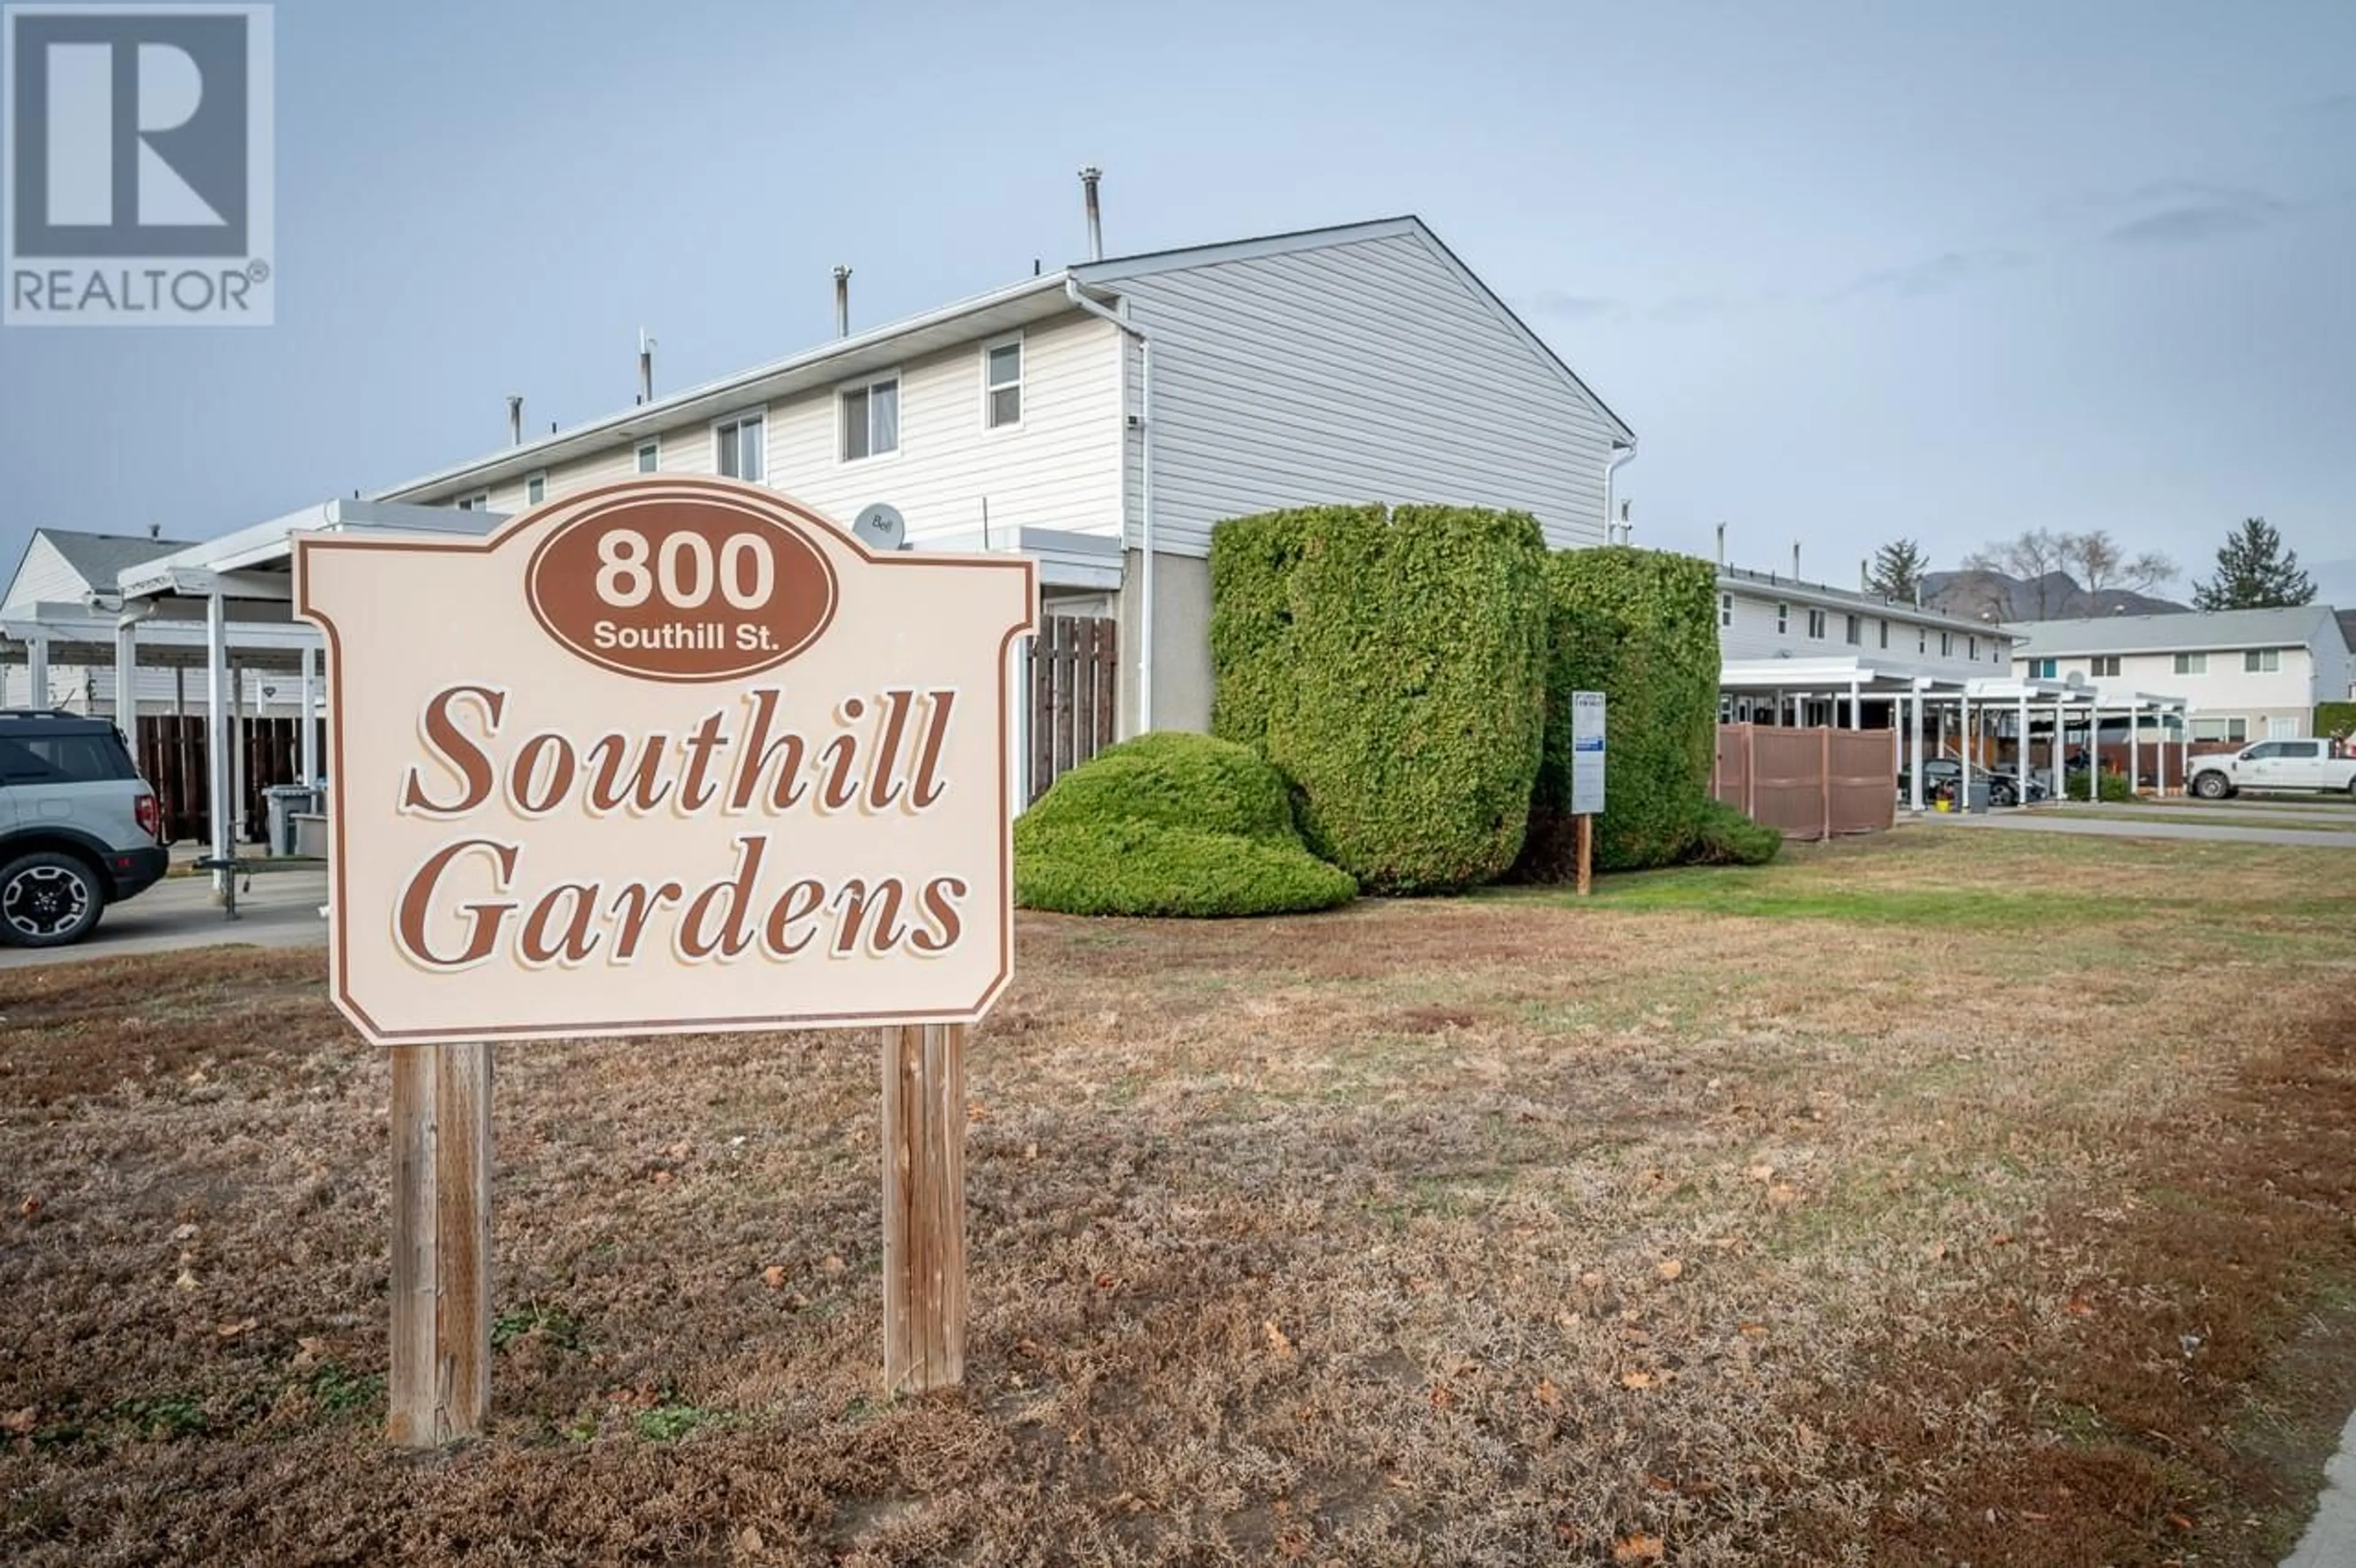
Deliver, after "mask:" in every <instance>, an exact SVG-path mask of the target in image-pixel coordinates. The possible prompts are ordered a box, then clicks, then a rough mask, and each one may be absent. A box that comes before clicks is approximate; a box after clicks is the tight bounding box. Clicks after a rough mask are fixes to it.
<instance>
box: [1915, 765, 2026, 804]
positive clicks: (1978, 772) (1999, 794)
mask: <svg viewBox="0 0 2356 1568" xmlns="http://www.w3.org/2000/svg"><path fill="white" fill-rule="evenodd" d="M1972 779H1973V782H1975V783H1979V782H1983V781H1984V782H1986V784H1987V792H1988V804H1989V805H2019V804H2020V781H2019V779H2017V778H2015V777H2014V776H2013V775H2012V774H2010V773H2006V772H2004V771H2002V770H2001V769H1993V768H1974V769H1973V770H1972ZM1963 782H1964V764H1963V763H1960V762H1958V761H1956V760H1955V759H1954V758H1953V757H1925V758H1923V759H1922V798H1923V799H1925V800H1936V799H1939V798H1941V797H1943V796H1944V797H1945V798H1948V799H1953V798H1954V794H1955V791H1956V790H1957V789H1958V788H1960V787H1962V784H1963ZM1913 787H1914V781H1913V775H1912V774H1911V773H1905V772H1903V771H1901V773H1899V775H1898V793H1899V794H1900V795H1906V794H1907V793H1908V792H1909V791H1911V790H1912V788H1913ZM2050 793H2051V791H2049V790H2047V789H2046V787H2045V781H2044V780H2043V779H2040V778H2039V777H2038V776H2037V775H2036V774H2034V773H2031V774H2030V775H2029V799H2030V800H2033V801H2035V800H2043V799H2044V798H2045V797H2046V795H2049V794H2050Z"/></svg>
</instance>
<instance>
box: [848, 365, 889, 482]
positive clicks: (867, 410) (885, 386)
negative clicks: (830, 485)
mask: <svg viewBox="0 0 2356 1568" xmlns="http://www.w3.org/2000/svg"><path fill="white" fill-rule="evenodd" d="M841 404H842V460H843V461H844V462H845V463H857V462H859V461H860V460H861V459H862V458H867V457H882V456H884V455H885V454H887V453H894V452H897V451H899V450H900V377H899V373H898V372H897V371H894V373H893V374H891V375H889V376H879V377H878V378H876V379H874V380H873V381H870V382H868V383H867V384H866V385H865V386H862V387H853V388H851V389H850V390H849V391H847V392H845V393H843V394H842V398H841Z"/></svg>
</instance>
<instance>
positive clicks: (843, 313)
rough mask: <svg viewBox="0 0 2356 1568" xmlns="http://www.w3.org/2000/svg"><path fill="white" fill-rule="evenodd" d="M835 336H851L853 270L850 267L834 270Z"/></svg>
mask: <svg viewBox="0 0 2356 1568" xmlns="http://www.w3.org/2000/svg"><path fill="white" fill-rule="evenodd" d="M834 335H835V336H837V337H848V336H851V269H850V268H848V267H837V268H836V269H835V270H834Z"/></svg>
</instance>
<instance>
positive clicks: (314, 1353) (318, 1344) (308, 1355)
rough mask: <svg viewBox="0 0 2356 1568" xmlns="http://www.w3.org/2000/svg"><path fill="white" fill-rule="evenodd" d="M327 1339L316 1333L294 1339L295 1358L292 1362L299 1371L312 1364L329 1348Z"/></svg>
mask: <svg viewBox="0 0 2356 1568" xmlns="http://www.w3.org/2000/svg"><path fill="white" fill-rule="evenodd" d="M325 1349H327V1340H326V1339H321V1338H319V1337H317V1336H316V1335H306V1336H305V1337H304V1338H302V1339H297V1340H295V1359H294V1360H293V1362H292V1363H291V1364H292V1365H293V1366H294V1367H295V1370H296V1371H301V1370H302V1369H303V1368H305V1367H307V1366H309V1365H311V1364H312V1363H313V1362H314V1361H316V1360H318V1359H319V1356H320V1353H321V1352H322V1351H324V1350H325Z"/></svg>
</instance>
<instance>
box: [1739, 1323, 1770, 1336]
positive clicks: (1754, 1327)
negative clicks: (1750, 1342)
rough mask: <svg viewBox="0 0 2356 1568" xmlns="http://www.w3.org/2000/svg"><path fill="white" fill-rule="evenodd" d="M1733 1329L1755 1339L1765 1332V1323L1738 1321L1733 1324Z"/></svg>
mask: <svg viewBox="0 0 2356 1568" xmlns="http://www.w3.org/2000/svg"><path fill="white" fill-rule="evenodd" d="M1735 1331H1736V1332H1737V1333H1740V1334H1744V1335H1748V1336H1749V1337H1750V1338H1751V1339H1757V1338H1758V1337H1759V1336H1760V1335H1762V1334H1764V1333H1765V1332H1767V1325H1765V1324H1764V1323H1738V1324H1736V1325H1735Z"/></svg>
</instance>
